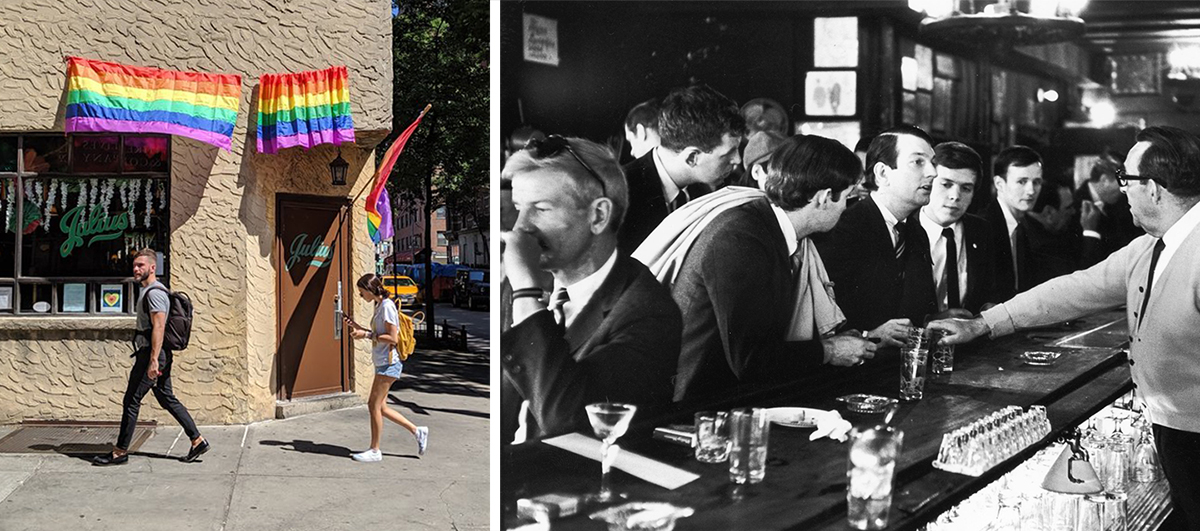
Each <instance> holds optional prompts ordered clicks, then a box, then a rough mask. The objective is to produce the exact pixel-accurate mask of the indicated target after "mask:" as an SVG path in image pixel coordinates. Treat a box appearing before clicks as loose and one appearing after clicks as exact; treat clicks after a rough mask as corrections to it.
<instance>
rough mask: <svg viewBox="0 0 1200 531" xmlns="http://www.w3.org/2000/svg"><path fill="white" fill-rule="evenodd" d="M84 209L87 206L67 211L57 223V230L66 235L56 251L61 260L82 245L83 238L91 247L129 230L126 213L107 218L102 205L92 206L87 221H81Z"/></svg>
mask: <svg viewBox="0 0 1200 531" xmlns="http://www.w3.org/2000/svg"><path fill="white" fill-rule="evenodd" d="M86 207H87V205H79V206H77V207H75V208H72V209H71V210H68V211H67V213H66V214H63V217H62V220H61V221H60V222H59V228H60V229H61V230H62V232H63V234H66V235H67V239H66V241H64V242H63V244H62V246H61V247H59V249H58V253H59V254H61V255H62V257H63V258H66V257H67V255H70V254H71V252H72V251H74V250H75V248H76V247H78V246H80V245H84V238H87V244H86V245H87V246H91V245H92V244H93V243H96V242H102V241H108V240H115V239H117V238H120V237H121V235H123V234H125V229H128V228H129V213H128V212H121V213H119V214H117V215H115V216H109V215H108V209H106V208H105V207H104V205H92V207H91V210H90V211H89V212H88V215H87V219H86V220H81V219H80V216H81V215H82V214H83V209H84V208H86Z"/></svg>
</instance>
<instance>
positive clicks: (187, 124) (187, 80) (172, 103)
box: [65, 57, 242, 150]
mask: <svg viewBox="0 0 1200 531" xmlns="http://www.w3.org/2000/svg"><path fill="white" fill-rule="evenodd" d="M241 95H242V77H241V76H239V75H236V74H205V73H202V72H177V71H174V70H162V69H158V68H149V67H140V66H128V65H122V64H118V63H109V62H106V61H94V60H91V59H83V58H79V57H68V58H67V114H66V127H65V129H66V132H68V133H78V132H117V133H166V134H170V135H180V136H186V137H188V138H194V139H196V140H200V141H202V142H207V143H209V144H212V145H214V146H217V147H220V148H224V149H226V150H229V149H230V143H231V140H232V138H233V124H234V122H236V121H237V113H238V105H239V104H240V102H241Z"/></svg>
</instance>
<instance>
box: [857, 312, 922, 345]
mask: <svg viewBox="0 0 1200 531" xmlns="http://www.w3.org/2000/svg"><path fill="white" fill-rule="evenodd" d="M912 325H913V324H912V321H910V320H908V319H892V320H891V321H888V322H886V323H883V324H881V325H879V326H878V327H877V328H875V329H874V330H871V331H870V332H867V337H877V338H879V340H880V341H879V346H881V347H903V346H904V343H905V342H906V341H908V329H909V327H911V326H912Z"/></svg>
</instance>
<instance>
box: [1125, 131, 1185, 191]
mask: <svg viewBox="0 0 1200 531" xmlns="http://www.w3.org/2000/svg"><path fill="white" fill-rule="evenodd" d="M1137 141H1138V142H1149V143H1150V147H1148V148H1146V152H1145V153H1143V154H1142V160H1141V161H1140V162H1138V175H1141V176H1142V177H1152V178H1154V179H1156V180H1158V182H1159V183H1162V184H1163V186H1165V187H1166V189H1167V191H1168V192H1171V194H1172V195H1175V196H1177V197H1188V198H1192V197H1196V196H1200V138H1197V137H1196V135H1194V134H1192V133H1189V132H1187V131H1184V130H1183V129H1179V128H1177V127H1168V126H1154V127H1147V128H1145V129H1142V130H1141V132H1139V133H1138V134H1137Z"/></svg>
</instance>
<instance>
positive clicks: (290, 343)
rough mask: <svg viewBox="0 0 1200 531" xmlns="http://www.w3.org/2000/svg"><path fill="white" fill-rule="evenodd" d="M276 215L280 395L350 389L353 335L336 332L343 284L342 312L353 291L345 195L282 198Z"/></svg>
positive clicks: (347, 211) (347, 210)
mask: <svg viewBox="0 0 1200 531" xmlns="http://www.w3.org/2000/svg"><path fill="white" fill-rule="evenodd" d="M275 212H276V220H277V222H276V225H277V226H276V232H275V277H276V279H278V280H277V283H278V286H277V288H278V289H277V290H276V292H277V293H278V297H279V301H278V306H277V309H278V312H277V314H278V315H279V322H278V323H277V324H278V330H279V335H278V338H279V343H278V345H279V349H278V351H277V353H276V367H277V368H278V373H277V374H278V375H279V381H278V384H279V397H280V398H281V399H284V400H290V399H292V398H299V397H304V396H312V395H322V394H330V393H337V392H342V391H349V390H350V349H349V344H348V341H349V336H348V335H346V334H344V333H342V334H340V336H341V337H337V336H336V335H335V333H336V327H337V326H338V325H339V324H340V323H337V322H336V314H335V311H336V310H337V296H338V283H339V282H340V283H341V297H342V300H341V304H342V307H343V308H346V309H349V308H350V306H351V305H350V302H351V301H352V297H354V296H355V293H356V290H355V289H354V284H353V282H351V281H349V280H348V279H349V276H350V275H349V273H350V271H349V260H348V259H347V256H346V249H347V245H346V241H347V238H348V237H349V232H350V220H349V219H348V218H349V208H348V203H347V202H346V200H345V199H344V198H331V197H313V196H298V195H285V194H279V195H278V196H277V197H276V210H275ZM343 217H346V218H347V219H346V220H345V221H344V222H343V223H341V231H340V234H339V230H338V227H339V223H338V222H339V220H340V219H341V218H343Z"/></svg>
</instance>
